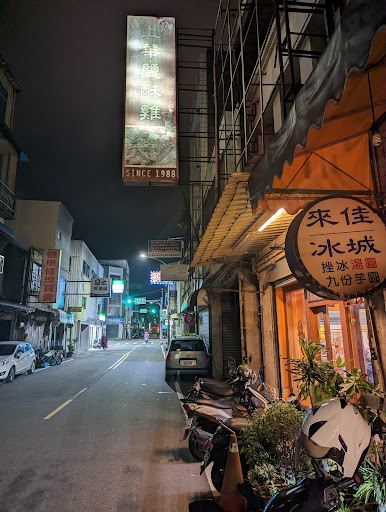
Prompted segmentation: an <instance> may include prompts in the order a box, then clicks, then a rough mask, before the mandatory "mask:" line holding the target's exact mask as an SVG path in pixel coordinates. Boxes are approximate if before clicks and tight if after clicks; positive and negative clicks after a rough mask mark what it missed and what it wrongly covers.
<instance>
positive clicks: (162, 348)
mask: <svg viewBox="0 0 386 512" xmlns="http://www.w3.org/2000/svg"><path fill="white" fill-rule="evenodd" d="M161 350H162V353H163V355H164V359H166V354H165V350H164V347H163V345H161Z"/></svg>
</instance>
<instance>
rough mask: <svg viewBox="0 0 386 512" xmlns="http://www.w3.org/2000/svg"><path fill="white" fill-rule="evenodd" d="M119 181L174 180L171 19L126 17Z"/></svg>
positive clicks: (173, 28)
mask: <svg viewBox="0 0 386 512" xmlns="http://www.w3.org/2000/svg"><path fill="white" fill-rule="evenodd" d="M122 180H123V183H124V184H125V185H130V184H138V182H139V183H140V182H143V183H148V182H152V183H169V184H173V183H177V181H178V167H177V124H176V38H175V19H174V18H162V17H153V16H128V17H127V60H126V99H125V132H124V145H123V169H122Z"/></svg>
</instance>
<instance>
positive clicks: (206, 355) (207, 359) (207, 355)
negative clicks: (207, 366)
mask: <svg viewBox="0 0 386 512" xmlns="http://www.w3.org/2000/svg"><path fill="white" fill-rule="evenodd" d="M205 361H206V362H207V363H209V354H207V353H206V352H205Z"/></svg>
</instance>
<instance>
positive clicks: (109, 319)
mask: <svg viewBox="0 0 386 512" xmlns="http://www.w3.org/2000/svg"><path fill="white" fill-rule="evenodd" d="M125 321H126V320H125V318H124V317H120V316H106V324H124V323H125Z"/></svg>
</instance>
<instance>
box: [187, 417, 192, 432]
mask: <svg viewBox="0 0 386 512" xmlns="http://www.w3.org/2000/svg"><path fill="white" fill-rule="evenodd" d="M192 423H193V418H187V419H186V420H185V430H188V429H190V428H191V427H192Z"/></svg>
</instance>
